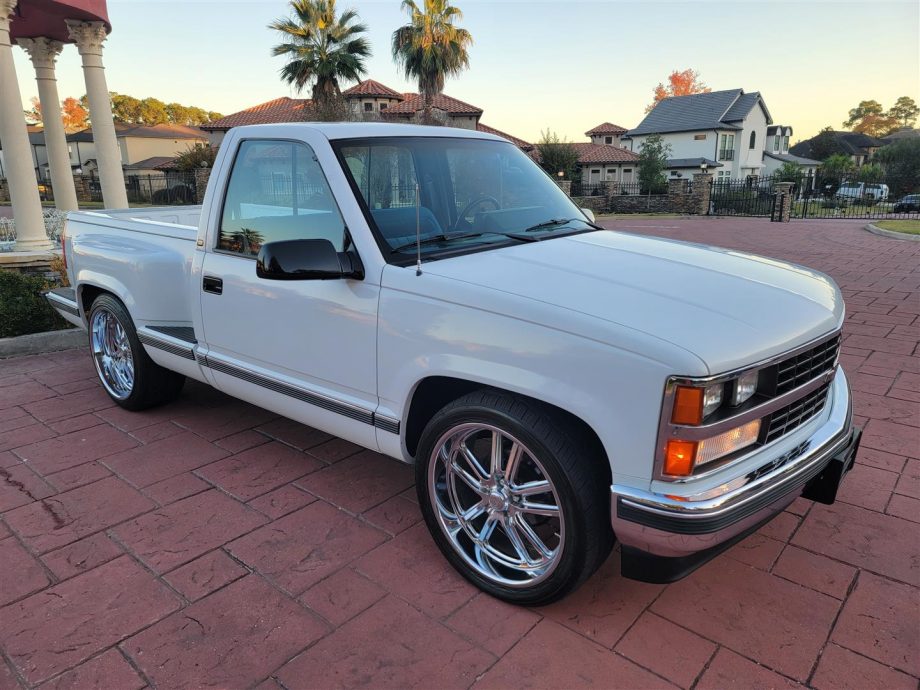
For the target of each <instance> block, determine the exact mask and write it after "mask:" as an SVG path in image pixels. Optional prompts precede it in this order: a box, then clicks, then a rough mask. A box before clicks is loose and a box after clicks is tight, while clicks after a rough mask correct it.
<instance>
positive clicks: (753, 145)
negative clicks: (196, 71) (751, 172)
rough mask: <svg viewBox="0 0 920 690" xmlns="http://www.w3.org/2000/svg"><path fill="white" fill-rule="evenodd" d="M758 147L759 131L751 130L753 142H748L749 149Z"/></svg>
mask: <svg viewBox="0 0 920 690" xmlns="http://www.w3.org/2000/svg"><path fill="white" fill-rule="evenodd" d="M756 147H757V132H751V142H750V143H749V144H748V148H749V149H753V148H756Z"/></svg>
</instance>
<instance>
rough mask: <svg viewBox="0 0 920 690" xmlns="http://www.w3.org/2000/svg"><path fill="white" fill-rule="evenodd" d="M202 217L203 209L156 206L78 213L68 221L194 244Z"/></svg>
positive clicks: (72, 215) (69, 215)
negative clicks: (171, 238)
mask: <svg viewBox="0 0 920 690" xmlns="http://www.w3.org/2000/svg"><path fill="white" fill-rule="evenodd" d="M200 217H201V206H152V207H150V208H126V209H106V210H102V211H76V212H73V213H70V214H68V216H67V220H68V222H69V223H80V224H84V225H95V226H99V227H103V228H105V227H110V228H118V229H119V230H131V231H134V232H142V233H147V234H151V235H161V236H164V237H174V238H176V239H182V240H189V241H192V242H194V241H195V237H196V236H197V233H198V219H199V218H200Z"/></svg>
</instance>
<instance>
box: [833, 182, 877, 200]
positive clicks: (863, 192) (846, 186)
mask: <svg viewBox="0 0 920 690" xmlns="http://www.w3.org/2000/svg"><path fill="white" fill-rule="evenodd" d="M836 196H837V198H838V199H864V200H866V201H885V200H886V199H887V198H888V185H887V184H876V183H866V182H844V183H843V184H842V185H840V188H839V189H838V190H837V194H836Z"/></svg>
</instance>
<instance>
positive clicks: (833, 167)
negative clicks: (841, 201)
mask: <svg viewBox="0 0 920 690" xmlns="http://www.w3.org/2000/svg"><path fill="white" fill-rule="evenodd" d="M855 170H856V165H855V164H854V163H853V159H852V158H850V157H849V156H847V155H846V154H843V153H835V154H834V155H832V156H830V157H829V158H828V159H827V160H826V161H824V162H823V163H822V164H821V168H820V171H821V178H822V181H823V183H824V191H825V193H827V194H828V195H833V194H835V193H836V192H837V188H838V187H839V186H840V185H841V184H843V183H844V182H846V181H847V180H848V179H849V178H850V177H851V176H852V175H853V172H854V171H855Z"/></svg>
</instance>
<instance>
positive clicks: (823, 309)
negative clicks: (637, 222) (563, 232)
mask: <svg viewBox="0 0 920 690" xmlns="http://www.w3.org/2000/svg"><path fill="white" fill-rule="evenodd" d="M424 270H425V272H426V273H428V274H432V275H438V276H441V277H444V278H447V279H451V280H456V281H462V282H465V283H468V284H471V285H475V286H479V287H481V288H485V289H486V290H489V291H500V292H502V293H508V294H509V295H516V296H518V297H521V298H523V299H526V300H533V301H535V302H539V303H542V304H543V305H546V306H547V307H549V311H548V312H547V311H544V313H546V314H547V317H546V318H547V321H548V323H547V324H546V325H550V326H552V325H553V323H551V319H552V318H553V316H552V312H553V311H554V309H553V308H555V309H562V310H566V311H568V312H570V314H569V316H571V315H572V314H571V313H575V314H580V315H583V316H584V323H585V329H586V331H589V333H585V334H586V335H590V336H591V337H603V333H600V334H599V333H598V332H597V331H598V328H597V326H598V325H599V324H598V323H597V322H598V321H599V322H601V324H600V325H602V326H603V328H607V329H616V328H621V329H622V328H628V329H631V330H633V331H639V332H643V333H646V334H648V335H650V336H654V337H655V338H658V339H662V340H665V341H668V342H670V343H672V344H674V345H676V346H678V347H680V348H682V349H684V350H687V351H689V352H692V353H693V354H695V355H696V356H697V357H698V358H699V359H700V360H702V361H703V363H704V364H705V366H706V367H707V369H708V372H707V373H710V374H716V373H721V372H724V371H729V370H731V369H735V368H737V367H741V366H746V365H749V364H752V363H754V362H757V361H759V360H762V359H765V358H767V357H771V356H774V355H777V354H780V353H782V352H783V351H785V350H789V349H791V348H793V347H796V346H798V345H801V344H804V343H806V342H808V341H810V340H814V339H815V338H818V337H820V336H822V335H824V334H826V333H829V332H830V331H832V330H834V329H836V328H838V327H839V326H840V325H841V323H842V321H843V314H844V302H843V298H842V296H841V294H840V291H839V289H838V288H837V286H836V285H835V284H834V282H833V281H832V280H830V278H828V277H827V276H825V275H824V274H822V273H819V272H817V271H813V270H811V269H808V268H805V267H803V266H797V265H795V264H791V263H786V262H783V261H778V260H776V259H770V258H766V257H762V256H756V255H754V254H746V253H744V252H739V251H735V250H730V249H721V248H718V247H707V246H704V245H697V244H691V243H687V242H678V241H675V240H668V239H660V238H651V237H646V236H641V235H632V234H628V233H620V232H616V231H602V232H593V233H587V234H582V235H575V236H572V237H564V238H557V239H551V240H546V241H542V242H533V243H530V244H522V245H516V246H513V247H508V248H505V249H499V250H493V251H484V252H479V253H476V254H470V255H466V256H461V257H455V258H451V259H445V260H442V261H433V262H429V263H426V264H425V266H424ZM484 299H486V300H488V297H487V296H484ZM502 301H504V300H502ZM483 306H484V307H488V306H489V305H488V303H486V304H484V305H483ZM603 328H602V329H601V330H603Z"/></svg>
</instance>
